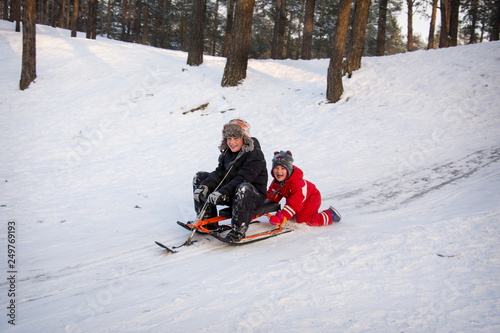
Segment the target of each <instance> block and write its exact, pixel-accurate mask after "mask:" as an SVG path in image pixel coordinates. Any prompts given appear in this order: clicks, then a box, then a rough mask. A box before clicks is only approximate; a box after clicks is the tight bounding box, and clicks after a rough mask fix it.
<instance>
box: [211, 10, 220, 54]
mask: <svg viewBox="0 0 500 333" xmlns="http://www.w3.org/2000/svg"><path fill="white" fill-rule="evenodd" d="M218 29H219V0H216V1H215V12H214V31H213V34H212V55H213V56H215V51H216V49H217V30H218Z"/></svg>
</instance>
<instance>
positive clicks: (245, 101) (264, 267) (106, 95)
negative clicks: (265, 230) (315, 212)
mask: <svg viewBox="0 0 500 333" xmlns="http://www.w3.org/2000/svg"><path fill="white" fill-rule="evenodd" d="M69 35H70V34H69V32H68V31H66V30H61V29H53V28H50V27H46V26H41V25H38V26H37V75H38V77H37V79H36V81H35V83H34V84H32V85H31V86H30V88H29V89H28V90H26V91H24V92H22V91H19V90H18V85H19V77H20V69H21V52H22V48H21V45H22V38H21V34H20V33H15V32H14V25H13V24H12V23H10V22H5V21H0V62H1V63H2V67H1V69H0V142H1V146H0V156H1V163H0V221H1V225H2V226H1V228H2V232H1V235H2V236H1V246H0V247H1V248H2V249H3V253H2V254H1V258H0V262H1V267H2V270H3V274H4V276H5V278H4V279H3V282H1V283H0V289H1V290H0V292H1V294H2V309H3V310H2V311H3V312H2V318H3V319H2V320H1V322H0V329H1V331H2V332H108V331H109V332H126V331H147V332H235V331H236V332H285V331H286V332H498V331H499V330H500V301H499V299H500V282H499V280H498V276H499V275H500V253H499V252H500V250H499V246H498V244H499V232H500V218H499V216H500V214H499V213H500V193H499V189H500V131H499V129H500V112H499V111H500V109H499V107H498V105H500V57H499V54H500V43H499V42H492V43H484V44H479V45H472V46H462V47H455V48H449V49H444V50H432V51H418V52H414V53H411V54H401V55H396V56H390V57H381V58H364V59H363V68H362V69H361V70H359V71H358V72H356V73H355V74H354V76H353V77H352V78H351V79H347V78H346V79H345V81H344V88H345V93H344V96H343V98H342V100H341V101H340V102H338V103H336V104H328V103H326V99H325V91H326V71H327V67H328V59H324V60H311V61H293V60H284V61H272V60H250V61H249V69H248V77H247V79H246V80H245V82H244V83H243V84H242V85H240V86H238V87H234V88H222V87H220V81H221V79H222V72H223V68H224V64H225V60H224V59H222V58H218V57H209V56H205V61H204V64H203V65H202V66H199V67H189V66H187V65H186V58H187V55H186V54H185V53H183V52H179V51H171V50H162V49H156V48H152V47H145V46H141V45H135V44H126V43H122V42H117V41H112V40H108V39H104V38H98V39H97V40H87V39H85V38H83V36H82V35H79V37H78V38H70V37H69ZM207 103H208V104H207ZM195 109H196V110H195ZM236 117H242V118H244V119H246V120H247V121H248V122H249V123H250V124H251V125H252V129H251V133H252V135H253V136H256V137H258V138H259V140H260V142H261V145H262V148H263V151H264V153H265V155H266V157H267V160H268V164H270V161H271V157H272V154H273V152H274V151H275V150H285V149H286V150H291V151H292V152H293V154H294V158H295V164H296V165H298V166H299V167H300V168H302V169H303V170H304V173H305V176H306V178H307V179H309V180H310V181H312V182H314V183H315V184H316V185H317V187H318V188H319V189H320V191H321V192H322V195H323V206H322V208H326V207H328V206H329V205H330V204H333V205H334V206H335V207H336V208H338V210H339V211H340V212H341V213H342V216H343V219H342V221H341V222H340V223H338V224H336V225H334V226H329V227H322V228H311V227H307V226H303V225H298V224H296V223H294V222H293V221H291V222H288V224H289V227H291V228H293V229H294V232H292V233H288V234H285V235H283V236H279V237H277V238H273V239H270V240H267V241H264V242H261V243H256V244H252V245H247V246H242V247H228V246H225V245H222V244H221V243H219V242H217V241H216V240H208V239H205V238H204V237H200V236H196V237H197V238H200V242H199V243H198V244H195V245H193V246H190V247H185V248H182V249H181V251H180V252H179V253H176V254H166V253H165V252H163V251H162V250H161V249H160V248H159V247H157V246H156V245H155V244H154V241H155V240H159V241H162V242H164V243H166V244H168V245H180V244H181V243H183V242H184V241H185V240H186V238H187V236H188V235H187V233H186V231H185V230H183V229H181V228H179V227H178V226H177V225H176V223H175V222H176V221H177V220H188V219H193V218H194V217H195V216H194V212H193V208H192V193H191V181H192V177H193V175H194V173H195V172H196V171H199V170H207V171H211V170H213V169H214V168H215V166H216V162H217V156H218V149H217V146H218V145H219V143H220V140H221V129H222V125H223V124H224V123H226V122H227V121H229V120H230V119H233V118H236ZM11 221H12V222H15V240H16V243H15V247H16V248H15V250H16V252H15V260H16V262H15V267H14V268H15V270H16V272H17V273H15V283H14V284H13V285H11V283H10V281H8V280H7V278H8V277H9V276H10V275H9V273H8V271H10V270H11V269H9V268H8V266H7V264H8V263H9V262H8V260H9V258H8V252H7V248H8V247H7V246H8V237H7V233H8V224H9V222H11ZM12 286H13V287H14V289H15V297H11V296H8V294H9V290H10V289H12ZM12 300H13V301H15V324H16V325H15V326H13V325H11V324H9V323H8V320H11V319H10V318H9V316H8V315H9V313H10V310H9V309H7V306H8V304H9V303H8V302H10V301H12Z"/></svg>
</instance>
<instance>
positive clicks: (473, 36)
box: [469, 0, 479, 44]
mask: <svg viewBox="0 0 500 333" xmlns="http://www.w3.org/2000/svg"><path fill="white" fill-rule="evenodd" d="M478 5H479V0H472V4H471V6H472V7H471V16H472V18H471V19H472V22H471V28H470V39H469V43H470V44H476V43H477V35H476V27H477V7H478Z"/></svg>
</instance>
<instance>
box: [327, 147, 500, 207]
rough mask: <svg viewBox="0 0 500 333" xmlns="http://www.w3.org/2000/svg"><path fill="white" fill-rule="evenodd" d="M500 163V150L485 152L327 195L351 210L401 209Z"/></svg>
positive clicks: (477, 152) (498, 148)
mask: <svg viewBox="0 0 500 333" xmlns="http://www.w3.org/2000/svg"><path fill="white" fill-rule="evenodd" d="M498 161H500V147H499V146H496V147H491V148H487V149H481V150H478V151H475V152H474V153H472V154H470V155H467V156H466V157H464V158H462V159H460V160H457V161H453V162H450V163H446V164H443V165H439V166H436V167H433V168H427V169H421V170H414V171H411V172H406V173H404V174H403V175H402V176H401V177H398V178H391V179H385V180H381V181H376V182H373V183H372V184H371V186H369V187H367V188H359V189H355V190H352V191H350V192H348V193H343V194H338V195H334V196H329V197H328V196H327V197H325V198H324V199H323V200H329V199H332V200H334V201H336V202H339V203H340V202H343V206H345V207H347V208H351V209H352V208H354V209H359V208H366V207H369V206H372V207H373V206H376V207H377V209H375V210H371V211H370V213H373V212H380V211H386V210H393V209H397V208H398V207H399V206H400V205H402V204H403V205H404V204H407V203H409V202H411V201H413V200H416V199H419V198H421V197H423V196H425V195H426V194H428V193H430V192H432V191H435V190H438V189H440V188H442V187H444V186H446V185H449V184H451V183H453V182H456V181H459V180H461V179H464V178H467V177H469V176H471V175H473V174H475V173H476V172H478V171H480V170H482V169H484V168H485V167H487V166H489V165H491V164H494V163H497V162H498Z"/></svg>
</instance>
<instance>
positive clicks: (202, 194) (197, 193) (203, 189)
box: [193, 185, 208, 202]
mask: <svg viewBox="0 0 500 333" xmlns="http://www.w3.org/2000/svg"><path fill="white" fill-rule="evenodd" d="M207 194H208V187H207V186H206V185H200V186H198V188H197V189H196V190H194V193H193V197H194V200H196V201H198V202H200V200H201V199H202V198H206V197H207Z"/></svg>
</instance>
